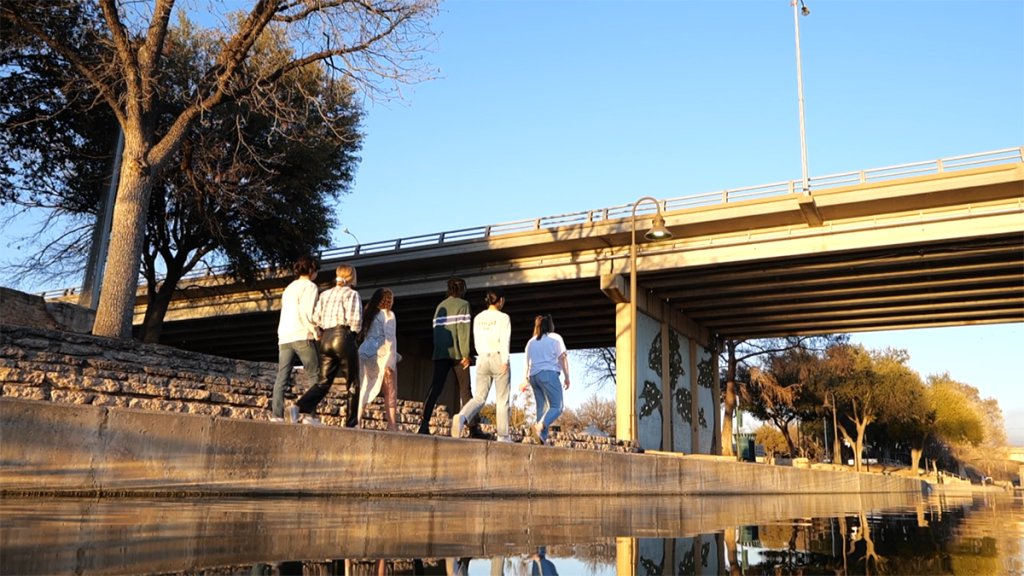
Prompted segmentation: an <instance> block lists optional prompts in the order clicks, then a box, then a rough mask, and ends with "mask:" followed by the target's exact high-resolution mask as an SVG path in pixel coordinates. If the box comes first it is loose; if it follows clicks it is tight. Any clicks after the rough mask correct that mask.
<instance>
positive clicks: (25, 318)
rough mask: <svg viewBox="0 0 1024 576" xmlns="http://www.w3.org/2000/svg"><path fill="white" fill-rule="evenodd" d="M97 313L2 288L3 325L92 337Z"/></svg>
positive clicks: (0, 302)
mask: <svg viewBox="0 0 1024 576" xmlns="http://www.w3.org/2000/svg"><path fill="white" fill-rule="evenodd" d="M95 319H96V311H95V310H91V309H89V308H84V307H82V306H78V305H77V304H70V303H67V302H47V301H46V300H44V299H43V297H42V296H37V295H35V294H26V293H24V292H19V291H17V290H12V289H10V288H5V287H3V286H0V324H11V325H14V326H28V327H30V328H45V329H48V330H62V331H65V332H76V333H78V334H90V333H91V332H92V324H93V321H94V320H95Z"/></svg>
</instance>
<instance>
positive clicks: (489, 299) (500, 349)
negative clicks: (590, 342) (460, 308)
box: [452, 288, 512, 442]
mask: <svg viewBox="0 0 1024 576" xmlns="http://www.w3.org/2000/svg"><path fill="white" fill-rule="evenodd" d="M484 303H485V304H487V309H486V310H484V311H483V312H481V313H479V314H477V315H476V318H474V319H473V341H474V342H476V353H477V360H476V388H475V390H474V391H473V392H474V394H473V399H472V400H470V401H469V402H467V403H466V405H465V406H463V407H462V410H461V411H460V412H459V413H458V414H456V415H455V418H453V419H452V436H453V437H454V438H459V437H460V436H462V429H463V428H464V427H465V426H466V424H467V423H468V422H469V421H470V420H472V419H473V417H474V416H476V415H477V413H478V412H480V409H481V408H483V406H484V402H486V401H487V395H488V394H490V393H491V385H492V384H493V385H494V387H495V407H494V408H495V412H497V420H498V422H497V425H498V430H497V432H498V441H499V442H508V441H509V435H508V397H509V382H510V381H511V375H510V374H509V367H508V356H509V339H510V338H511V336H512V322H511V321H510V320H509V317H508V314H505V313H504V312H502V311H501V309H502V307H503V306H505V296H504V294H503V293H502V291H501V289H499V288H492V289H490V290H488V291H487V295H486V296H485V297H484Z"/></svg>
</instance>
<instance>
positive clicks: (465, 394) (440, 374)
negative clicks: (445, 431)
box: [419, 358, 480, 435]
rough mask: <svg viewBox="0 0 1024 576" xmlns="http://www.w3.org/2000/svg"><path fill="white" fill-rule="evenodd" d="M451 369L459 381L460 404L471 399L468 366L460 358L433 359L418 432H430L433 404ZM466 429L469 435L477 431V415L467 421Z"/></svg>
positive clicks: (453, 411) (478, 426)
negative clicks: (432, 368) (432, 372)
mask: <svg viewBox="0 0 1024 576" xmlns="http://www.w3.org/2000/svg"><path fill="white" fill-rule="evenodd" d="M452 371H454V372H455V380H456V381H457V382H458V383H459V400H460V401H461V403H462V406H465V405H466V403H467V402H469V401H470V400H472V399H473V391H472V389H471V388H470V386H469V368H464V367H463V366H462V361H461V360H452V359H450V358H442V359H440V360H437V359H434V379H433V380H432V381H431V382H430V390H429V391H428V392H427V399H426V400H424V401H423V419H422V420H420V430H419V433H420V434H429V433H430V419H431V418H432V417H433V416H434V406H436V405H437V399H438V397H440V396H441V392H442V391H444V385H445V382H447V381H448V373H449V372H452ZM462 406H460V407H459V408H461V407H462ZM452 413H453V414H456V413H458V410H454V409H453V410H452ZM468 429H469V431H470V434H471V435H472V434H474V433H477V432H479V429H480V417H479V416H474V417H473V419H472V420H470V421H469V426H468Z"/></svg>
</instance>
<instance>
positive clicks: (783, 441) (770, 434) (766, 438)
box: [754, 424, 793, 458]
mask: <svg viewBox="0 0 1024 576" xmlns="http://www.w3.org/2000/svg"><path fill="white" fill-rule="evenodd" d="M754 442H757V443H758V444H760V445H761V446H764V451H765V452H766V453H767V455H768V457H769V458H774V457H775V456H778V455H779V454H793V452H792V450H793V446H792V442H791V441H790V440H789V435H788V434H786V433H784V432H782V431H781V430H779V429H778V428H777V427H776V426H770V425H767V424H766V425H763V426H759V427H758V428H757V430H754Z"/></svg>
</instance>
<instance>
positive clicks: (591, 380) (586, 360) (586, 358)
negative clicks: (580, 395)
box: [569, 347, 615, 390]
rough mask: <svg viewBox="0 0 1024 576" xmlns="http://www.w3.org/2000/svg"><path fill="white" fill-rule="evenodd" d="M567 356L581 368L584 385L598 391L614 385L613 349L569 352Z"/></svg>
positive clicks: (588, 349) (585, 349) (586, 349)
mask: <svg viewBox="0 0 1024 576" xmlns="http://www.w3.org/2000/svg"><path fill="white" fill-rule="evenodd" d="M569 355H570V356H572V357H573V359H575V360H576V361H577V362H579V364H580V365H581V366H582V367H583V373H584V374H585V375H586V380H585V383H586V384H585V385H586V386H587V387H594V388H597V389H598V390H600V389H601V388H604V387H605V386H606V385H607V384H612V385H613V386H614V385H615V348H613V347H606V348H584V349H580V350H570V351H569Z"/></svg>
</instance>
